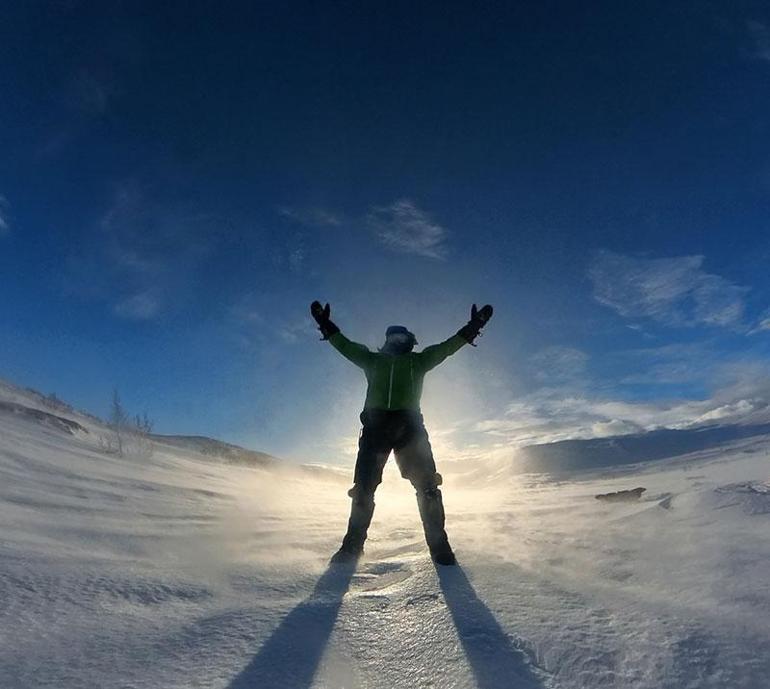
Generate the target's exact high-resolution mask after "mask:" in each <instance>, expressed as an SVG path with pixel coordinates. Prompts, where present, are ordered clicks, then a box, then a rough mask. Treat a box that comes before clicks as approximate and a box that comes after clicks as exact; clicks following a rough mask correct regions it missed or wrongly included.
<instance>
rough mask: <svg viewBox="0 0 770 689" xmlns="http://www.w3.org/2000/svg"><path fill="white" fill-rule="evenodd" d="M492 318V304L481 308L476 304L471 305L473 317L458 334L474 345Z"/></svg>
mask: <svg viewBox="0 0 770 689" xmlns="http://www.w3.org/2000/svg"><path fill="white" fill-rule="evenodd" d="M490 318H492V306H491V305H490V304H487V305H486V306H482V307H481V309H479V308H478V307H477V306H476V304H474V305H473V306H471V319H470V320H469V321H468V322H467V323H466V324H465V325H464V326H463V327H462V328H460V329H459V330H458V331H457V334H458V335H459V336H460V337H462V338H463V339H465V341H466V342H467V343H468V344H471V345H472V344H473V341H474V340H475V339H476V338H477V337H478V336H479V333H480V332H481V329H482V328H483V327H484V326H485V325H486V324H487V321H488V320H489V319H490ZM474 346H475V345H474Z"/></svg>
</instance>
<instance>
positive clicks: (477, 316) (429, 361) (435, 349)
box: [417, 304, 492, 372]
mask: <svg viewBox="0 0 770 689" xmlns="http://www.w3.org/2000/svg"><path fill="white" fill-rule="evenodd" d="M490 318H492V307H491V306H490V305H489V304H487V305H486V306H485V307H483V308H482V309H481V310H480V311H479V310H478V309H477V308H476V304H474V305H473V307H472V308H471V319H470V320H469V321H468V322H467V323H466V324H465V325H464V326H463V327H462V328H460V329H459V330H458V331H457V334H456V335H453V336H452V337H450V338H449V339H448V340H444V341H443V342H441V343H439V344H435V345H431V346H430V347H426V348H425V349H423V350H422V352H420V353H419V354H418V355H417V356H418V357H419V361H420V363H421V365H422V368H423V370H424V371H426V372H427V371H430V370H431V369H432V368H435V367H436V366H438V365H439V364H440V363H441V362H442V361H444V359H446V358H447V357H448V356H450V355H452V354H454V353H455V352H456V351H457V350H458V349H460V347H462V346H463V345H464V344H469V345H473V340H475V339H476V338H477V337H478V336H479V333H480V332H481V329H482V328H483V327H484V326H485V325H486V323H487V321H488V320H489V319H490ZM474 346H475V345H474Z"/></svg>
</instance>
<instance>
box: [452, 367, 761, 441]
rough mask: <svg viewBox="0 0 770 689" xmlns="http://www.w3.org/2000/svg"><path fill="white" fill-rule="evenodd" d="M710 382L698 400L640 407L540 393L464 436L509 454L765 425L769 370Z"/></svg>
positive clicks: (729, 371)
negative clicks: (654, 433) (658, 433)
mask: <svg viewBox="0 0 770 689" xmlns="http://www.w3.org/2000/svg"><path fill="white" fill-rule="evenodd" d="M713 382H714V386H715V389H714V392H713V393H712V394H711V395H709V396H707V397H704V398H703V399H668V400H656V401H642V402H638V401H627V400H622V399H614V398H612V397H611V396H600V395H591V394H590V393H588V392H579V391H572V392H570V391H565V390H563V389H561V388H556V387H551V388H543V389H541V390H538V391H536V392H533V393H530V394H528V395H524V396H522V397H521V398H520V399H518V400H516V401H515V402H511V403H510V404H509V405H508V406H507V407H506V408H504V409H503V410H502V411H501V413H499V414H497V415H494V416H490V417H487V418H486V419H482V420H480V421H477V422H475V423H474V424H473V425H472V427H470V428H465V429H464V432H465V433H481V434H482V436H486V442H485V445H487V446H490V447H499V446H500V445H501V444H502V445H503V446H507V447H508V448H509V449H512V448H515V447H522V446H525V445H532V444H540V443H549V442H556V441H559V440H569V439H573V438H596V437H606V436H612V435H624V434H627V433H636V432H640V431H647V430H653V429H656V428H691V427H696V426H702V425H708V424H713V423H768V422H770V366H768V364H767V363H766V362H742V363H738V364H731V365H724V366H722V367H721V368H719V369H717V370H716V371H715V372H714V378H713Z"/></svg>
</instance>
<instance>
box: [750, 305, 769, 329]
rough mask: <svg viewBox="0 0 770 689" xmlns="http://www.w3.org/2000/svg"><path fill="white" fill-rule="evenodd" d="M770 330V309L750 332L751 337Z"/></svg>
mask: <svg viewBox="0 0 770 689" xmlns="http://www.w3.org/2000/svg"><path fill="white" fill-rule="evenodd" d="M768 330H770V309H766V310H765V312H764V313H763V314H762V315H761V316H760V317H759V318H758V319H757V322H756V324H755V325H754V327H753V328H752V329H751V330H749V335H756V334H757V333H761V332H765V331H768Z"/></svg>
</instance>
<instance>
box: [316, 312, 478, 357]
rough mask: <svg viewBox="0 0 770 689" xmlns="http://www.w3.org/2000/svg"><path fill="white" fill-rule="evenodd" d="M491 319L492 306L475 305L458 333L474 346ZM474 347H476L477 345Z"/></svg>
mask: <svg viewBox="0 0 770 689" xmlns="http://www.w3.org/2000/svg"><path fill="white" fill-rule="evenodd" d="M319 306H320V304H319ZM490 318H492V306H491V305H489V304H487V305H486V306H483V307H482V308H481V310H480V311H479V310H478V309H477V308H476V304H474V305H473V306H472V307H471V319H470V320H469V321H468V322H467V323H466V324H465V325H464V326H463V327H462V328H460V329H459V330H458V331H457V334H458V335H459V336H460V337H462V338H463V339H464V340H465V341H466V342H467V343H468V344H470V345H472V344H473V341H474V340H475V339H476V338H477V337H478V336H479V333H480V332H481V329H482V328H483V327H484V326H485V325H486V324H487V321H488V320H489V319H490ZM473 346H474V347H475V346H476V345H473Z"/></svg>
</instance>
